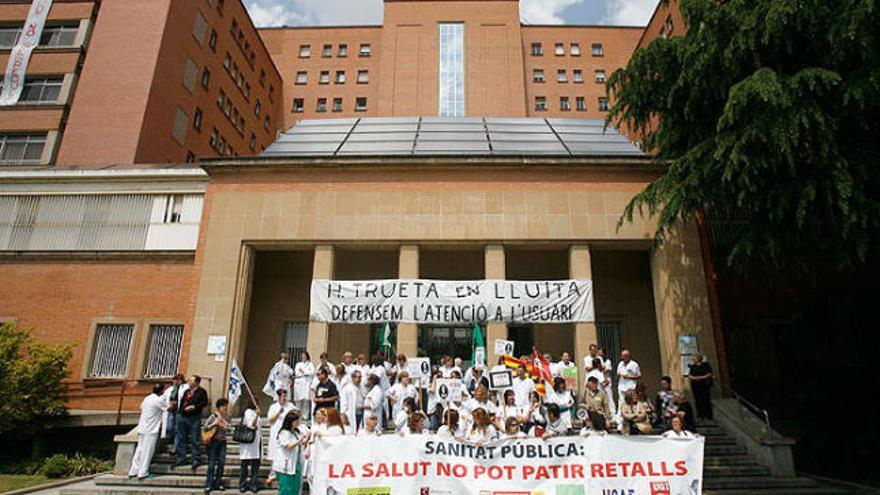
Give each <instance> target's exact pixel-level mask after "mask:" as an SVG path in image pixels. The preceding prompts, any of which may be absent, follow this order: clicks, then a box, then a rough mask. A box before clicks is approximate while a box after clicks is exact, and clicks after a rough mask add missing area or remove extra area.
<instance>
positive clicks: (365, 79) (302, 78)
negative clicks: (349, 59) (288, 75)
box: [294, 69, 370, 85]
mask: <svg viewBox="0 0 880 495" xmlns="http://www.w3.org/2000/svg"><path fill="white" fill-rule="evenodd" d="M345 81H346V77H345V71H344V70H338V71H336V73H335V74H334V75H333V83H334V84H345ZM369 82H370V71H368V70H366V69H360V70H358V71H357V83H358V84H367V83H369ZM308 83H309V71H306V70H300V71H297V73H296V79H294V84H299V85H303V84H308ZM318 84H330V71H329V70H322V71H320V72H319V73H318Z"/></svg>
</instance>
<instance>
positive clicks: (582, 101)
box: [574, 96, 587, 112]
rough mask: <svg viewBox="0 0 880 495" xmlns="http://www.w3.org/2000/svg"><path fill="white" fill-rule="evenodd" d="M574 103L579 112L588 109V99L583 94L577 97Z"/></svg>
mask: <svg viewBox="0 0 880 495" xmlns="http://www.w3.org/2000/svg"><path fill="white" fill-rule="evenodd" d="M574 103H575V105H576V108H577V111H578V112H583V111H585V110H586V109H587V100H586V98H584V97H583V96H578V97H577V98H575V100H574Z"/></svg>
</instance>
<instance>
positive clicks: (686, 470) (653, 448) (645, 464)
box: [311, 435, 705, 495]
mask: <svg viewBox="0 0 880 495" xmlns="http://www.w3.org/2000/svg"><path fill="white" fill-rule="evenodd" d="M704 443H705V439H704V438H702V437H697V438H690V439H672V438H661V437H653V436H643V437H623V436H617V435H614V436H610V435H609V436H590V437H557V438H553V439H549V440H541V439H537V438H536V439H510V440H500V441H496V442H492V443H487V444H483V445H476V444H470V443H464V442H459V441H456V440H453V439H449V438H441V437H438V436H436V435H411V436H406V437H401V436H398V435H386V436H380V437H349V436H341V437H322V438H319V439H318V440H317V442H316V444H315V448H314V449H313V452H312V455H313V461H314V465H313V468H314V470H313V476H314V479H313V481H312V491H311V493H312V495H331V494H333V495H466V494H470V495H538V494H540V495H609V494H620V495H699V494H700V493H702V492H701V489H702V482H703V447H704Z"/></svg>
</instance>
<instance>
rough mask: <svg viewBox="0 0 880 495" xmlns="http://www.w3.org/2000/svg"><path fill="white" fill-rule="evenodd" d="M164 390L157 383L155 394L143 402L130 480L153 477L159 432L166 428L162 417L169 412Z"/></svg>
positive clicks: (129, 474) (129, 472)
mask: <svg viewBox="0 0 880 495" xmlns="http://www.w3.org/2000/svg"><path fill="white" fill-rule="evenodd" d="M163 390H164V386H163V385H162V384H160V383H157V384H155V385H153V392H152V393H151V394H150V395H148V396H146V397H144V400H143V401H141V417H140V419H138V425H137V434H138V443H137V448H136V449H135V451H134V456H133V457H132V459H131V469H129V470H128V477H129V478H134V477H135V476H137V478H138V479H139V480H142V479H144V478H150V477H152V475H151V474H150V463H151V462H152V461H153V453H154V452H155V451H156V442H157V441H158V440H159V432H160V431H161V430H162V427H163V426H164V422H163V421H162V417H163V416H164V415H165V412H166V411H167V410H168V402H167V401H166V399H165V398H164V397H163V395H162V391H163Z"/></svg>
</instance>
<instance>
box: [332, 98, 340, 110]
mask: <svg viewBox="0 0 880 495" xmlns="http://www.w3.org/2000/svg"><path fill="white" fill-rule="evenodd" d="M333 111H334V112H341V111H342V98H333Z"/></svg>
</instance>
